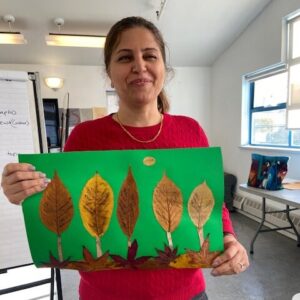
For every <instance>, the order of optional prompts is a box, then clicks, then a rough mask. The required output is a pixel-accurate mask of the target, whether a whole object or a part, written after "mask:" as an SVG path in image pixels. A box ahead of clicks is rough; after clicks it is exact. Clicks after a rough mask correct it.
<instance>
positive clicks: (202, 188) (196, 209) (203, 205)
mask: <svg viewBox="0 0 300 300" xmlns="http://www.w3.org/2000/svg"><path fill="white" fill-rule="evenodd" d="M214 205H215V200H214V196H213V194H212V192H211V190H210V188H209V187H208V186H207V184H206V182H204V183H202V184H200V185H198V186H197V187H196V188H195V189H194V190H193V192H192V194H191V196H190V199H189V202H188V212H189V215H190V218H191V220H192V221H193V223H194V224H195V226H196V227H197V228H198V230H199V229H201V228H202V227H203V226H204V224H205V223H206V222H207V220H208V219H209V217H210V214H211V212H212V210H213V207H214Z"/></svg>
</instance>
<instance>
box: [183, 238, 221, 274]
mask: <svg viewBox="0 0 300 300" xmlns="http://www.w3.org/2000/svg"><path fill="white" fill-rule="evenodd" d="M220 254H221V252H220V251H213V252H210V251H209V236H208V237H207V238H206V239H205V241H204V243H203V245H202V248H201V251H200V252H196V251H191V250H187V255H188V257H189V258H190V259H189V263H190V264H193V265H194V264H196V265H198V266H199V268H210V267H211V266H212V263H213V261H214V259H215V258H216V257H217V256H219V255H220Z"/></svg>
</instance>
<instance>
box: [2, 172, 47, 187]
mask: <svg viewBox="0 0 300 300" xmlns="http://www.w3.org/2000/svg"><path fill="white" fill-rule="evenodd" d="M45 177H46V174H44V173H42V172H29V171H16V172H14V173H11V174H10V175H9V176H6V177H5V178H3V182H4V183H3V184H6V185H12V184H14V183H16V182H19V181H25V180H34V179H41V178H45Z"/></svg>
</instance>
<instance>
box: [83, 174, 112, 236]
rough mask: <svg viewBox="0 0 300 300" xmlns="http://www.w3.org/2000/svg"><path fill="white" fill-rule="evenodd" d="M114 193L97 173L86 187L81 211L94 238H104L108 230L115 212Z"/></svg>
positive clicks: (87, 228) (84, 223)
mask: <svg viewBox="0 0 300 300" xmlns="http://www.w3.org/2000/svg"><path fill="white" fill-rule="evenodd" d="M113 205H114V202H113V191H112V189H111V187H110V185H109V184H108V183H107V182H106V181H105V180H104V179H102V178H101V176H100V175H99V174H98V173H96V174H95V175H94V176H93V177H92V178H91V179H89V180H88V182H87V183H86V185H85V186H84V188H83V190H82V192H81V197H80V201H79V210H80V215H81V218H82V222H83V225H84V227H85V228H86V230H87V231H88V232H89V233H90V235H91V236H93V237H96V238H97V237H100V236H102V235H103V234H104V233H105V231H106V230H107V228H108V225H109V222H110V219H111V216H112V211H113Z"/></svg>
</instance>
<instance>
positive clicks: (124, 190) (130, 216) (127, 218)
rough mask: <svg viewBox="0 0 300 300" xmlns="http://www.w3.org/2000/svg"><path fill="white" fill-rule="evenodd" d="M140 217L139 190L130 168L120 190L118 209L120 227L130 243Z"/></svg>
mask: <svg viewBox="0 0 300 300" xmlns="http://www.w3.org/2000/svg"><path fill="white" fill-rule="evenodd" d="M138 215H139V195H138V189H137V185H136V182H135V179H134V177H133V174H132V171H131V168H130V167H129V168H128V173H127V177H126V178H125V180H124V182H123V184H122V187H121V189H120V193H119V198H118V207H117V217H118V221H119V224H120V227H121V229H122V231H123V232H124V234H125V235H126V236H127V237H128V240H129V241H130V238H131V236H132V234H133V230H134V227H135V224H136V221H137V218H138ZM129 245H130V243H129Z"/></svg>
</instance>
